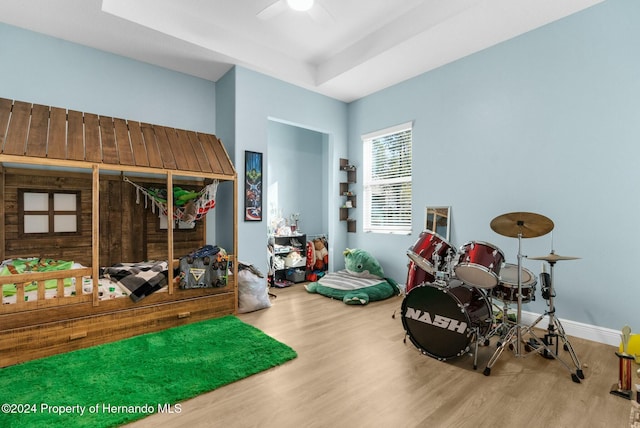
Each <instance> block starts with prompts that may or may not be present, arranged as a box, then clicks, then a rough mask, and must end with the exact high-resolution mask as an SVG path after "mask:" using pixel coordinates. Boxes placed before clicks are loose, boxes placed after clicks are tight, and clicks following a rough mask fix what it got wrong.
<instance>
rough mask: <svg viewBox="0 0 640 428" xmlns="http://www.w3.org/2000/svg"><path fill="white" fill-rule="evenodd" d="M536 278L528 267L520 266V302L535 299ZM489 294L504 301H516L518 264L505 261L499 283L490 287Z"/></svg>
mask: <svg viewBox="0 0 640 428" xmlns="http://www.w3.org/2000/svg"><path fill="white" fill-rule="evenodd" d="M537 283H538V280H537V279H536V276H535V275H534V274H533V272H531V271H530V270H529V269H526V268H524V267H523V268H522V272H521V274H520V288H521V290H522V303H528V302H530V301H531V300H535V299H536V296H535V292H536V284H537ZM491 295H492V296H494V297H496V298H497V299H500V300H502V301H505V302H517V301H518V265H514V264H511V263H505V264H504V266H502V269H501V270H500V284H498V285H497V286H496V287H495V288H493V289H491Z"/></svg>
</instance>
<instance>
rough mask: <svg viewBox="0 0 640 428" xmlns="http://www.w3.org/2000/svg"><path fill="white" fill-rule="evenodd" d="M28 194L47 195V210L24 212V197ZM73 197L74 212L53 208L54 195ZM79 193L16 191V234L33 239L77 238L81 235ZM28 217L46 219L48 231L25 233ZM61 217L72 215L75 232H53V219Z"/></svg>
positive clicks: (42, 190)
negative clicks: (51, 237)
mask: <svg viewBox="0 0 640 428" xmlns="http://www.w3.org/2000/svg"><path fill="white" fill-rule="evenodd" d="M29 193H45V194H47V200H48V202H47V205H48V207H47V208H48V209H47V210H42V211H36V210H25V204H24V195H25V194H29ZM57 194H64V195H75V197H76V208H75V210H56V209H55V207H54V199H55V195H57ZM80 196H81V192H80V191H79V190H48V189H18V234H19V236H21V237H35V236H79V235H81V234H82V232H81V229H80V226H81V225H80V218H81V215H82V206H81V198H80ZM29 215H41V216H47V217H48V222H47V223H48V231H47V232H25V230H24V222H25V216H29ZM61 215H73V216H75V217H76V221H75V226H76V230H75V231H69V232H56V231H55V218H56V216H61Z"/></svg>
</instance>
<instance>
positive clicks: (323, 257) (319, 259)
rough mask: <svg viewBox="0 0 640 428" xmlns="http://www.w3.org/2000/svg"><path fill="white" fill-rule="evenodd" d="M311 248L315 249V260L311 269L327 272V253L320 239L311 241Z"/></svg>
mask: <svg viewBox="0 0 640 428" xmlns="http://www.w3.org/2000/svg"><path fill="white" fill-rule="evenodd" d="M313 247H314V249H315V251H314V254H315V260H314V263H313V269H315V270H327V269H328V267H329V266H328V265H329V252H328V251H327V249H326V247H325V246H324V242H323V241H322V239H320V238H317V239H314V240H313Z"/></svg>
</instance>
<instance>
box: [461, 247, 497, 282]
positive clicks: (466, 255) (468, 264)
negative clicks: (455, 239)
mask: <svg viewBox="0 0 640 428" xmlns="http://www.w3.org/2000/svg"><path fill="white" fill-rule="evenodd" d="M502 262H504V253H503V252H502V250H500V248H498V247H496V246H495V245H493V244H490V243H488V242H481V241H470V242H467V243H466V244H464V245H463V246H462V247H460V255H459V257H458V262H457V263H456V265H455V266H454V268H453V269H454V271H455V274H456V277H457V278H458V279H459V280H461V281H463V282H464V283H466V284H468V285H472V286H475V287H480V288H493V287H495V286H496V285H498V281H499V279H500V277H499V273H500V268H501V266H502Z"/></svg>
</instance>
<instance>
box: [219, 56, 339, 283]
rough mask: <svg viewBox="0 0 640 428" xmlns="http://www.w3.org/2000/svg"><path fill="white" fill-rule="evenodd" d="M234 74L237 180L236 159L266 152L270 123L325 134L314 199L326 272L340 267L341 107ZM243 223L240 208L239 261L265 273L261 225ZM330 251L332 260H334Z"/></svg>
mask: <svg viewBox="0 0 640 428" xmlns="http://www.w3.org/2000/svg"><path fill="white" fill-rule="evenodd" d="M234 74H235V80H234V85H235V91H236V92H235V142H234V150H235V154H234V156H235V158H236V169H237V171H238V175H239V176H240V177H244V166H243V165H242V164H241V162H238V161H237V160H238V159H244V151H245V150H250V151H255V152H261V153H266V154H268V153H269V152H270V147H269V146H268V141H269V123H270V122H271V121H277V122H282V123H287V124H289V125H294V126H297V127H300V128H305V129H307V130H311V131H315V132H319V133H321V134H325V135H323V137H322V138H323V143H322V145H323V147H324V148H326V150H325V149H324V148H323V154H322V156H323V160H322V162H321V164H322V165H323V168H324V171H323V172H322V175H323V177H327V178H326V182H325V183H323V185H321V186H320V187H321V193H320V194H319V196H318V198H319V199H320V200H322V201H324V204H323V209H324V210H325V211H324V212H325V213H328V214H326V215H328V220H327V229H328V230H326V231H325V232H327V233H328V234H329V258H330V260H335V263H334V264H333V266H332V268H334V269H340V268H341V267H344V258H343V257H342V251H343V250H344V248H345V247H346V246H347V234H346V224H345V223H344V222H340V221H339V210H338V206H339V203H340V201H339V199H340V198H339V197H337V195H338V180H339V162H338V159H339V158H341V157H346V156H347V141H346V135H347V105H346V104H345V103H343V102H340V101H336V100H334V99H331V98H328V97H326V96H322V95H319V94H317V93H314V92H311V91H308V90H305V89H301V88H299V87H297V86H293V85H291V84H288V83H284V82H282V81H279V80H275V79H272V78H270V77H267V76H265V75H263V74H260V73H256V72H253V71H251V70H247V69H245V68H242V67H236V68H235V70H234ZM219 108H223V107H222V106H219ZM265 162H273V159H265ZM268 174H269V171H265V177H264V182H266V183H268V182H270V180H271V179H270V177H269V175H268ZM294 175H295V174H294ZM291 179H296V177H295V176H294V177H292V178H291ZM239 190H240V193H242V191H243V190H244V189H243V186H242V185H240V189H239ZM333 195H336V196H335V197H334V196H333ZM263 207H266V208H268V207H269V201H268V200H266V201H264V203H263ZM243 219H244V216H243V213H242V210H239V219H238V221H239V223H240V226H239V228H238V233H239V236H238V241H239V246H240V249H239V260H243V261H246V262H250V263H253V264H255V265H256V266H258V267H259V268H260V269H261V270H263V272H266V266H267V257H266V241H265V237H266V236H267V222H266V221H262V222H244V221H243ZM304 227H306V226H304ZM311 233H315V232H313V231H312V232H311ZM263 242H264V243H265V244H264V245H262V243H263ZM334 249H335V250H334ZM334 253H335V254H337V255H338V256H334ZM336 257H337V258H336Z"/></svg>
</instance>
